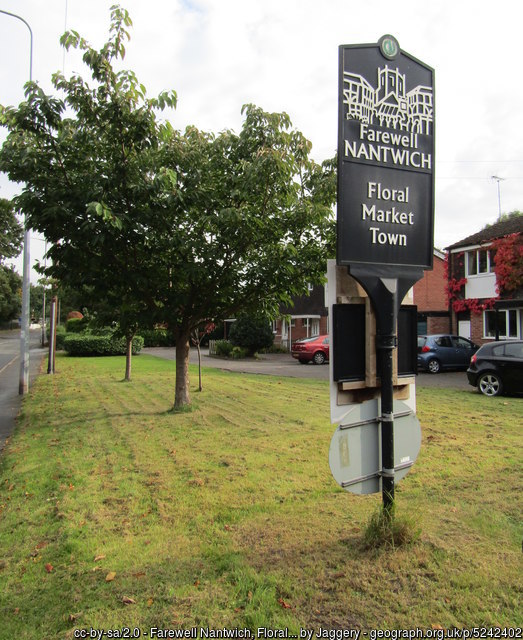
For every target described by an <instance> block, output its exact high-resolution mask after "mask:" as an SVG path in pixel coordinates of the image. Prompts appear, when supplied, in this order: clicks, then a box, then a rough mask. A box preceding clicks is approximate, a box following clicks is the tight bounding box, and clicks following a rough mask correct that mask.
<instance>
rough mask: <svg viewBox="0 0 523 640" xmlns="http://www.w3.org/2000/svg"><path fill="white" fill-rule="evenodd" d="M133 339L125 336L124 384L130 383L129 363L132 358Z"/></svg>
mask: <svg viewBox="0 0 523 640" xmlns="http://www.w3.org/2000/svg"><path fill="white" fill-rule="evenodd" d="M133 337H134V336H131V337H129V336H125V343H126V344H125V346H126V348H125V378H124V379H125V382H130V381H131V361H132V357H133Z"/></svg>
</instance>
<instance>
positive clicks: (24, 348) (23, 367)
mask: <svg viewBox="0 0 523 640" xmlns="http://www.w3.org/2000/svg"><path fill="white" fill-rule="evenodd" d="M0 13H4V14H5V15H7V16H11V17H12V18H16V19H17V20H20V21H21V22H23V23H24V24H25V26H26V27H27V28H28V29H29V36H30V50H29V82H32V80H33V32H32V30H31V27H30V26H29V23H28V22H26V21H25V20H24V19H23V18H22V17H21V16H19V15H17V14H16V13H10V12H9V11H5V10H4V9H0ZM30 240H31V236H30V232H29V229H28V227H27V222H26V220H25V219H24V269H23V276H22V326H21V330H20V384H19V387H18V392H19V394H20V395H24V394H26V393H27V391H28V390H29V314H30V310H29V302H30V300H29V295H30V294H29V289H30V272H31V262H30V248H29V244H30Z"/></svg>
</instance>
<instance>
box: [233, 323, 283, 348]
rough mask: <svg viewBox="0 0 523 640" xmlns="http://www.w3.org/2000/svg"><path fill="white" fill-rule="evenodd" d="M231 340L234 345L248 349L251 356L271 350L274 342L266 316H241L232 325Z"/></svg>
mask: <svg viewBox="0 0 523 640" xmlns="http://www.w3.org/2000/svg"><path fill="white" fill-rule="evenodd" d="M230 339H231V342H232V344H233V345H235V346H237V347H243V348H244V349H247V351H248V353H249V355H252V354H254V353H255V352H256V351H259V350H261V349H269V348H270V347H271V346H272V343H273V341H274V334H273V332H272V327H271V323H270V322H269V320H268V319H267V317H266V316H264V315H258V316H247V315H245V316H240V317H239V318H238V319H237V320H236V322H235V323H234V324H233V325H232V327H231V331H230Z"/></svg>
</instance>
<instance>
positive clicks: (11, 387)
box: [0, 329, 46, 453]
mask: <svg viewBox="0 0 523 640" xmlns="http://www.w3.org/2000/svg"><path fill="white" fill-rule="evenodd" d="M40 335H41V334H40V330H39V329H36V330H34V331H31V333H30V340H29V388H31V385H32V383H33V382H34V379H35V376H36V375H37V374H38V372H39V371H40V366H41V363H42V358H43V357H44V354H45V353H46V350H45V349H41V348H40ZM19 384H20V332H19V331H0V453H1V452H2V449H3V448H4V445H5V441H6V439H7V438H8V437H9V436H10V435H11V433H12V432H13V429H14V426H15V419H16V416H17V415H18V413H19V411H20V407H21V404H22V396H20V395H19V393H18V388H19Z"/></svg>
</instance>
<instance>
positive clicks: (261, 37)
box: [0, 0, 523, 269]
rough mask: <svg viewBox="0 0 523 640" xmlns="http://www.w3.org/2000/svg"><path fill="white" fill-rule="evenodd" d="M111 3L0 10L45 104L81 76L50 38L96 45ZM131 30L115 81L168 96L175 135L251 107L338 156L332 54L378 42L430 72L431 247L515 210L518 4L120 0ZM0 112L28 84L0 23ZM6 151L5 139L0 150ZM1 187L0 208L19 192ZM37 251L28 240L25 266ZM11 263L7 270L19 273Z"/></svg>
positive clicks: (17, 5)
mask: <svg viewBox="0 0 523 640" xmlns="http://www.w3.org/2000/svg"><path fill="white" fill-rule="evenodd" d="M114 3H115V2H113V0H89V1H88V2H87V1H86V0H45V2H44V0H0V9H4V10H6V11H10V12H12V13H17V14H18V15H20V16H22V17H23V18H24V19H25V20H27V22H28V23H29V24H30V25H31V28H32V30H33V36H34V50H33V79H34V80H37V81H38V82H39V83H40V85H41V86H42V87H43V88H44V89H45V90H46V91H48V92H49V91H51V90H52V87H51V74H52V73H53V72H54V71H57V70H60V71H62V70H63V71H65V74H66V75H68V74H70V73H72V72H73V71H81V72H84V68H83V66H82V63H81V60H80V59H79V57H78V56H77V54H75V53H74V52H69V53H67V54H65V55H64V52H63V50H62V49H61V47H60V45H59V37H60V35H61V34H62V33H63V32H64V31H65V29H66V28H67V29H73V30H76V31H79V32H80V34H81V35H82V36H84V37H85V38H86V39H87V40H88V41H89V42H90V43H91V44H92V45H94V46H96V47H98V48H99V47H100V46H101V45H102V44H103V43H104V42H105V41H106V39H107V34H108V27H109V8H110V6H111V5H112V4H114ZM121 5H122V6H123V7H124V8H126V9H127V10H128V11H129V13H130V16H131V18H132V20H133V27H132V29H131V41H130V42H129V43H128V45H127V56H126V58H125V61H124V66H125V67H126V68H129V69H132V70H133V71H135V72H136V74H137V76H138V79H139V80H140V82H142V83H143V84H145V86H146V88H147V90H148V94H149V95H150V96H153V95H156V94H157V93H159V92H160V91H163V90H166V89H175V90H176V92H177V94H178V99H179V104H178V108H177V109H176V110H175V111H171V112H164V117H165V118H167V119H169V120H170V121H171V123H172V124H173V126H174V127H175V128H177V129H184V128H185V126H186V125H188V124H194V125H196V126H197V127H198V128H200V129H203V130H209V131H221V130H223V129H227V128H230V129H234V130H235V131H239V130H240V127H241V122H242V118H241V113H240V112H241V107H242V105H243V104H244V103H248V102H252V103H254V104H256V105H258V106H260V107H262V108H263V109H265V110H267V111H285V112H287V113H288V114H289V116H290V117H291V120H292V123H293V125H294V127H295V128H297V129H299V130H300V131H302V133H303V134H304V135H305V136H306V137H307V138H308V139H309V140H311V142H312V143H313V149H312V157H313V158H314V159H315V160H316V161H318V162H320V161H322V160H324V159H326V158H329V157H332V156H333V155H334V153H335V150H336V144H337V91H338V45H340V44H359V43H375V42H377V41H378V39H379V38H380V37H381V36H382V35H384V34H385V33H391V34H392V35H394V36H395V37H396V38H397V39H398V41H399V43H400V46H401V48H402V49H403V50H404V51H406V52H408V53H409V54H411V55H413V56H415V57H416V58H418V59H419V60H421V61H423V62H424V63H426V64H428V65H430V66H431V67H433V68H434V69H435V96H436V217H435V239H434V243H435V246H436V247H439V248H443V247H445V246H448V245H450V244H452V243H454V242H456V241H458V240H460V239H462V238H464V237H466V236H467V235H469V234H471V233H474V232H475V231H478V230H479V229H481V228H482V227H483V226H484V225H485V224H486V223H490V222H494V221H495V220H496V218H497V216H498V183H497V182H496V181H495V180H493V179H492V176H494V175H495V176H499V177H501V178H503V179H504V180H503V181H502V182H500V193H501V211H502V212H509V211H513V210H515V209H520V210H522V209H523V126H522V124H521V114H522V113H523V78H522V76H521V64H520V60H521V57H522V54H521V50H520V49H521V44H520V43H521V13H520V9H519V7H520V2H519V1H518V0H498V1H497V2H496V3H493V2H486V1H485V0H432V1H430V2H420V0H395V1H394V2H391V1H390V0H358V1H356V0H321V1H320V0H149V2H143V0H142V1H140V0H122V2H121ZM0 59H1V65H0V103H1V104H4V105H11V104H15V105H17V104H18V103H19V102H20V101H21V100H22V99H23V84H24V82H25V81H26V80H27V79H28V76H29V31H28V29H27V27H26V26H25V25H23V24H22V23H21V22H20V21H18V20H16V19H14V18H11V17H9V16H5V15H2V14H0ZM1 139H3V137H2V138H1ZM16 189H17V187H16V185H11V184H9V183H8V181H7V180H6V178H5V176H0V196H1V197H11V196H12V195H14V193H16ZM42 252H43V241H42V240H41V239H38V238H36V237H35V238H33V240H32V243H31V256H32V259H33V258H37V257H40V256H41V255H42ZM19 264H21V261H19V262H18V263H17V268H20V269H21V267H19V266H18V265H19Z"/></svg>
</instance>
